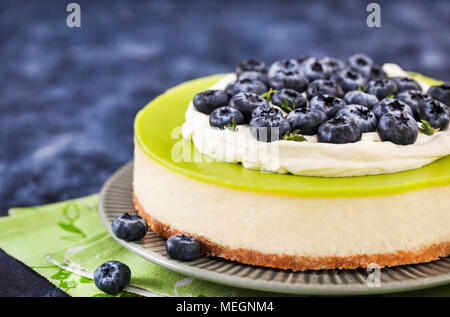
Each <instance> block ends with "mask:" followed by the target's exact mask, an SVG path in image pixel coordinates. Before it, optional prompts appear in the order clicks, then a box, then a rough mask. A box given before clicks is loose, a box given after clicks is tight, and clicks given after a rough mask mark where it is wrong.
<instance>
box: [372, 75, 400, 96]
mask: <svg viewBox="0 0 450 317" xmlns="http://www.w3.org/2000/svg"><path fill="white" fill-rule="evenodd" d="M366 88H367V92H368V93H369V94H371V95H375V96H377V98H378V99H380V100H381V99H383V98H386V97H387V96H390V95H393V94H395V93H396V92H397V84H396V83H395V82H394V81H393V80H391V79H389V78H385V79H375V80H371V81H369V83H368V84H367V87H366Z"/></svg>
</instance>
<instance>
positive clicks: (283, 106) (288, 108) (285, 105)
mask: <svg viewBox="0 0 450 317" xmlns="http://www.w3.org/2000/svg"><path fill="white" fill-rule="evenodd" d="M280 108H281V109H283V110H284V111H285V112H291V111H292V110H293V109H294V108H295V99H293V105H292V106H291V105H290V103H289V101H287V100H286V99H285V98H283V101H282V102H281V104H280Z"/></svg>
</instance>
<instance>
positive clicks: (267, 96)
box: [261, 88, 278, 102]
mask: <svg viewBox="0 0 450 317" xmlns="http://www.w3.org/2000/svg"><path fill="white" fill-rule="evenodd" d="M277 91H278V90H276V89H272V88H270V89H269V91H266V92H265V93H262V94H261V97H263V98H264V99H266V100H267V102H270V101H271V100H272V95H273V94H274V93H276V92H277Z"/></svg>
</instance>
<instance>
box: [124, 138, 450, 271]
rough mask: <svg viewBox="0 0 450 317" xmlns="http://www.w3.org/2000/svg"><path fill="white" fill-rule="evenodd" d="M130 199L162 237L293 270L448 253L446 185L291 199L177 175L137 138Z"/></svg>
mask: <svg viewBox="0 0 450 317" xmlns="http://www.w3.org/2000/svg"><path fill="white" fill-rule="evenodd" d="M133 188H134V201H135V206H136V207H137V209H138V211H139V214H140V215H141V216H143V217H144V218H146V219H147V221H148V222H149V225H150V226H151V227H152V229H153V230H154V231H155V232H156V233H158V234H160V235H162V236H165V237H168V236H170V235H172V234H175V233H185V234H189V235H192V236H195V237H197V238H198V239H199V241H200V242H201V243H202V247H203V250H204V251H205V252H206V253H207V254H210V255H216V256H219V257H223V258H225V259H229V260H236V261H239V262H243V263H247V264H253V265H261V266H269V267H277V268H283V269H292V270H308V269H324V268H357V267H367V266H368V265H369V264H371V263H376V264H377V265H378V266H380V267H384V266H394V265H402V264H412V263H421V262H429V261H433V260H436V259H438V258H439V257H445V256H448V255H449V254H450V231H449V230H448V224H449V223H450V212H449V210H448V206H449V205H450V186H448V185H447V186H440V187H428V188H423V189H420V190H416V191H409V192H405V193H402V194H396V195H384V196H364V197H329V198H328V197H320V198H319V197H297V196H288V195H279V194H270V193H257V192H250V191H243V190H237V189H232V188H226V187H223V186H220V185H215V184H209V183H206V182H201V181H197V180H194V179H192V178H189V177H186V176H184V175H181V174H178V173H175V172H173V171H171V170H169V169H167V168H165V167H163V166H162V165H160V164H158V163H156V162H155V161H153V160H152V159H151V158H150V157H148V156H147V155H146V154H145V153H144V152H143V150H142V149H141V148H140V147H139V145H138V144H137V143H136V144H135V159H134V181H133Z"/></svg>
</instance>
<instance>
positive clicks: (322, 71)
mask: <svg viewBox="0 0 450 317" xmlns="http://www.w3.org/2000/svg"><path fill="white" fill-rule="evenodd" d="M300 71H301V72H302V73H303V75H304V76H305V77H306V78H307V79H308V80H309V81H314V80H316V79H327V78H329V77H330V76H331V69H330V68H328V66H327V65H326V64H325V63H322V62H321V61H320V60H318V59H317V58H314V57H310V58H308V59H306V60H304V61H303V62H302V63H301V64H300Z"/></svg>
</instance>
